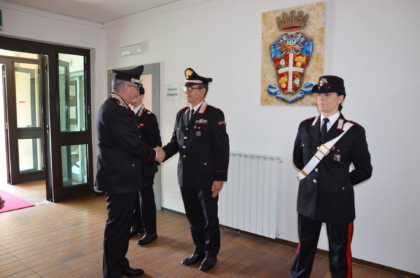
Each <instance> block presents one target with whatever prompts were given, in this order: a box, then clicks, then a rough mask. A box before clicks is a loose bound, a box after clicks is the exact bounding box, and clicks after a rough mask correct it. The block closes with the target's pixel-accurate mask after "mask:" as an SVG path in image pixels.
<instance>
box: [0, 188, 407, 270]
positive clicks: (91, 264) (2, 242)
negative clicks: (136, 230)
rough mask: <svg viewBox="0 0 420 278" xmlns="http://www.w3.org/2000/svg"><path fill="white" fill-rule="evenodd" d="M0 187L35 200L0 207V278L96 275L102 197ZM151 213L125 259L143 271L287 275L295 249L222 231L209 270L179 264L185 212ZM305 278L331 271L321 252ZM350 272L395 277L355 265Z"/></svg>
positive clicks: (187, 240) (185, 249)
mask: <svg viewBox="0 0 420 278" xmlns="http://www.w3.org/2000/svg"><path fill="white" fill-rule="evenodd" d="M1 188H2V189H3V190H6V191H9V192H11V193H13V194H15V195H17V196H20V197H21V198H24V199H25V200H27V201H29V202H32V203H34V204H35V206H34V207H31V208H25V209H21V210H16V211H10V212H5V213H0V277H8V278H12V277H18V278H21V277H69V278H70V277H75V278H79V277H95V278H97V277H101V275H102V240H103V231H104V225H105V220H106V203H105V197H103V196H92V197H86V198H81V199H78V200H73V201H68V202H64V203H58V204H54V203H49V202H46V201H45V185H44V184H43V183H40V182H38V183H30V184H25V185H19V186H9V185H2V186H1ZM157 218H158V219H157V221H158V236H159V238H158V240H157V241H154V242H153V243H151V244H149V245H147V246H145V247H140V246H138V245H137V244H136V242H137V240H138V239H139V237H136V238H133V239H132V240H131V241H130V247H129V252H128V258H129V260H130V263H131V266H132V267H140V268H143V269H144V270H145V272H146V274H145V275H144V276H142V277H168V278H172V277H238V278H239V277H288V271H289V269H290V265H291V262H292V259H293V255H294V252H295V250H294V249H293V248H291V247H288V246H284V245H281V244H278V243H274V242H270V241H266V240H263V239H260V238H253V237H250V236H246V235H241V234H238V233H235V232H233V231H230V230H227V229H222V248H221V252H220V254H219V257H218V263H217V264H216V266H215V267H214V268H213V269H211V270H210V271H208V272H207V273H203V272H201V271H199V270H198V269H197V268H198V264H197V265H193V266H184V265H181V264H180V261H181V260H182V259H183V258H185V257H187V256H189V255H190V253H191V252H192V250H193V245H192V241H191V236H190V231H189V225H188V223H187V220H186V218H185V217H184V216H183V215H180V214H177V213H173V212H168V211H164V212H158V214H157ZM311 277H331V276H330V274H329V271H328V259H327V258H326V257H324V256H317V257H316V261H315V263H314V269H313V273H312V276H311ZM353 277H362V278H370V277H381V278H383V277H401V276H397V275H395V274H391V273H388V272H380V271H377V270H374V269H370V268H367V267H364V266H360V265H354V267H353Z"/></svg>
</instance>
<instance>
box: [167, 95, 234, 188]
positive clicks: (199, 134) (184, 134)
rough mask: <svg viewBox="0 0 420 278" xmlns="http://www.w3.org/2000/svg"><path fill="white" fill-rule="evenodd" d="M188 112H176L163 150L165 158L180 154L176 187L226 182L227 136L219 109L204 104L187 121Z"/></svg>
mask: <svg viewBox="0 0 420 278" xmlns="http://www.w3.org/2000/svg"><path fill="white" fill-rule="evenodd" d="M188 112H189V108H188V107H185V108H183V109H181V110H180V111H179V112H178V114H177V115H176V120H175V128H174V132H173V135H172V139H171V141H170V142H169V143H168V144H167V145H166V146H164V147H163V149H164V150H165V152H166V157H165V159H168V158H169V157H171V156H173V155H174V154H176V153H177V152H179V161H178V183H179V185H180V186H181V187H185V188H193V187H202V186H204V185H207V186H208V185H209V184H212V183H213V181H215V180H216V181H226V180H227V171H228V165H229V137H228V134H227V133H226V122H225V118H224V114H223V112H222V110H220V109H218V108H215V107H213V106H210V105H208V104H207V103H206V102H203V104H202V105H201V106H200V109H199V110H198V111H197V112H196V113H195V114H194V115H193V117H192V118H191V120H190V121H189V122H188V121H187V120H188Z"/></svg>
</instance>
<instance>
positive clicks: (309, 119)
mask: <svg viewBox="0 0 420 278" xmlns="http://www.w3.org/2000/svg"><path fill="white" fill-rule="evenodd" d="M315 118H316V116H314V117H311V118H307V119H305V120H303V121H302V122H301V123H303V122H306V121H312V120H313V119H315Z"/></svg>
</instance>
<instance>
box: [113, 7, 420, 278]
mask: <svg viewBox="0 0 420 278" xmlns="http://www.w3.org/2000/svg"><path fill="white" fill-rule="evenodd" d="M182 2H183V4H182V5H183V6H181V4H180V3H175V4H174V5H172V6H165V7H164V8H162V9H160V10H154V11H151V12H147V13H142V14H139V15H135V16H131V17H127V18H124V19H123V20H119V21H114V22H111V23H108V24H105V31H106V45H107V47H108V48H107V57H108V61H107V66H108V68H115V67H123V66H131V65H132V66H134V65H138V64H148V63H157V62H159V63H161V65H162V71H161V73H162V88H164V86H165V85H166V84H172V83H179V84H182V83H183V80H184V76H183V71H184V69H185V68H187V67H192V68H194V69H196V70H197V71H198V72H199V73H200V74H203V75H205V76H211V77H213V79H214V82H213V84H212V85H211V88H210V91H209V95H208V98H207V100H208V102H209V103H210V104H213V105H215V106H218V107H220V108H221V109H223V110H224V112H225V115H226V119H227V122H228V126H227V127H228V132H229V135H230V139H231V149H232V150H234V151H243V152H253V153H264V154H274V155H280V156H281V157H282V158H283V167H284V168H283V170H282V173H283V178H282V183H281V184H279V187H280V197H279V203H280V217H279V223H278V228H279V231H278V232H279V234H280V237H281V238H282V239H285V240H290V241H295V242H296V241H297V224H296V211H295V208H296V195H297V181H296V177H295V175H296V171H295V169H294V167H293V165H292V147H293V141H294V138H295V136H296V132H297V126H298V124H299V122H300V121H301V120H303V119H305V118H307V117H310V116H312V115H315V114H316V113H317V111H316V109H315V108H314V107H292V106H268V107H267V106H261V105H260V104H259V101H260V95H259V94H260V92H259V88H260V72H261V68H260V63H261V54H260V53H261V16H262V12H265V11H270V10H278V9H282V8H289V7H293V6H298V5H304V4H311V3H313V2H312V1H306V0H300V1H295V0H284V1H277V0H260V1H254V0H240V1H239V0H237V1H226V0H211V1H193V0H191V1H189V0H186V1H182ZM188 4H191V6H189V7H188ZM326 5H327V15H326V16H327V18H326V35H325V36H326V45H325V74H335V75H339V76H342V77H343V78H344V79H345V83H346V87H347V92H348V93H347V99H346V101H345V103H344V110H343V113H344V115H345V116H346V117H347V118H348V119H351V120H354V121H356V122H359V123H361V124H362V125H363V126H364V127H365V128H366V130H367V139H368V142H369V146H370V151H371V155H372V164H373V167H374V172H373V177H372V179H370V180H369V181H368V182H365V183H364V184H362V185H360V186H358V187H357V188H356V203H357V219H356V221H355V233H354V243H353V255H354V257H356V258H359V259H362V260H367V261H371V262H374V263H378V264H383V265H387V266H390V267H393V268H397V269H402V270H405V271H409V272H413V273H420V265H419V264H418V263H417V258H418V255H419V252H418V250H419V248H420V239H419V237H418V235H419V234H420V221H419V218H418V216H417V214H418V212H419V211H420V205H419V202H418V200H417V199H418V196H419V195H420V187H419V186H418V184H419V182H418V181H417V178H416V174H417V171H416V168H415V167H416V165H418V163H416V159H417V157H418V156H420V151H419V148H417V147H416V146H417V141H418V140H419V137H420V131H419V127H418V124H416V123H415V111H416V108H417V107H416V105H417V104H418V103H419V102H420V94H418V93H417V92H416V90H415V87H414V86H415V85H414V84H415V82H416V80H417V79H416V77H417V75H418V74H419V69H418V64H419V63H420V58H419V55H418V52H416V51H417V49H416V48H417V47H418V46H419V42H420V39H419V37H418V36H416V35H417V34H418V32H415V30H416V29H415V28H416V26H420V16H419V12H420V2H419V1H416V0H401V1H395V0H394V1H391V0H385V1H373V0H368V1H366V0H353V1H338V0H337V1H334V0H331V1H326ZM140 42H143V43H145V45H147V49H146V51H145V53H143V54H141V55H137V56H131V57H125V58H119V57H118V55H117V53H118V48H119V47H121V46H127V45H130V44H134V43H140ZM163 93H164V91H162V94H163ZM184 105H185V101H184V100H183V99H181V100H170V99H166V98H165V97H164V95H162V98H161V123H160V125H161V130H162V135H163V141H164V142H167V141H168V140H169V139H170V136H171V134H172V129H173V124H174V118H175V114H176V112H177V111H178V110H179V109H180V108H182V107H183V106H184ZM404 146H406V148H403V147H404ZM176 161H177V158H173V159H171V160H170V161H168V162H166V163H165V164H164V165H163V166H162V173H163V179H162V186H163V188H162V191H163V195H162V197H163V204H162V206H163V207H166V208H169V209H173V210H178V211H183V206H182V201H181V199H180V197H179V190H178V185H177V181H176ZM222 194H223V192H222ZM320 247H321V248H323V249H328V247H327V243H326V236H325V233H324V234H323V236H322V239H321V242H320Z"/></svg>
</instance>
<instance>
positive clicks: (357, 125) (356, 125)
mask: <svg viewBox="0 0 420 278" xmlns="http://www.w3.org/2000/svg"><path fill="white" fill-rule="evenodd" d="M347 122H350V123H352V124H353V125H354V126H355V127H358V128H363V127H362V126H361V125H359V124H358V123H355V122H353V121H349V120H347Z"/></svg>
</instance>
